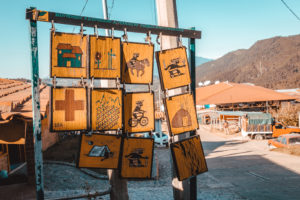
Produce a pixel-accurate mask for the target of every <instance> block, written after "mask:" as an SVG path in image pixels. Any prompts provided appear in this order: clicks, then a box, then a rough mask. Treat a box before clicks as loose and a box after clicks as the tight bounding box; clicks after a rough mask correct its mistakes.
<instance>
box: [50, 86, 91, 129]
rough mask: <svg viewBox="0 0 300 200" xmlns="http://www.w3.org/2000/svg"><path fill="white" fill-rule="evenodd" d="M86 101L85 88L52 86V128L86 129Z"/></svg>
mask: <svg viewBox="0 0 300 200" xmlns="http://www.w3.org/2000/svg"><path fill="white" fill-rule="evenodd" d="M86 102H87V95H86V89H84V88H52V115H51V118H52V120H51V122H52V123H51V125H52V126H51V128H52V130H53V131H71V130H86V129H87V103H86Z"/></svg>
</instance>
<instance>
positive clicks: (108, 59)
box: [89, 36, 121, 78]
mask: <svg viewBox="0 0 300 200" xmlns="http://www.w3.org/2000/svg"><path fill="white" fill-rule="evenodd" d="M89 39H90V44H89V46H90V51H89V52H90V62H89V63H90V76H91V77H94V78H117V77H118V78H121V40H120V38H110V37H99V36H98V38H97V37H96V36H90V38H89Z"/></svg>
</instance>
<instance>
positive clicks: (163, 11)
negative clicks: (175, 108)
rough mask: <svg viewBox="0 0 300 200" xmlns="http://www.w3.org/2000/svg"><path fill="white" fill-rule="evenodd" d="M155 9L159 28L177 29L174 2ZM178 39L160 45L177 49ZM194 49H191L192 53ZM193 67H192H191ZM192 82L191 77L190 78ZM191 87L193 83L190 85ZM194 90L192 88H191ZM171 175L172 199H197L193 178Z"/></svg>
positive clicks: (165, 38) (164, 39) (166, 38)
mask: <svg viewBox="0 0 300 200" xmlns="http://www.w3.org/2000/svg"><path fill="white" fill-rule="evenodd" d="M156 9H157V23H158V25H159V26H167V27H173V28H178V17H177V8H176V0H156ZM178 41H179V40H178V37H176V36H163V37H162V39H161V41H160V42H161V45H162V49H163V50H164V49H170V48H176V47H178ZM194 41H195V40H193V41H192V42H191V41H190V43H192V46H193V47H194V46H195V43H194ZM194 50H195V49H193V51H194ZM191 67H193V66H191ZM191 75H192V76H194V74H193V73H191ZM191 79H192V80H193V77H191ZM192 86H193V83H192ZM192 89H194V88H192ZM181 92H182V90H181V89H180V88H179V89H173V90H170V91H169V95H176V94H180V93H181ZM194 134H195V133H194V132H191V133H187V134H181V135H179V136H178V139H180V140H181V139H184V138H186V137H189V136H190V135H194ZM172 174H173V180H172V185H173V195H174V199H176V200H177V199H186V200H188V199H197V191H196V187H197V182H196V178H195V177H193V178H191V179H189V180H185V181H179V180H178V179H177V177H176V173H175V170H174V169H173V170H172Z"/></svg>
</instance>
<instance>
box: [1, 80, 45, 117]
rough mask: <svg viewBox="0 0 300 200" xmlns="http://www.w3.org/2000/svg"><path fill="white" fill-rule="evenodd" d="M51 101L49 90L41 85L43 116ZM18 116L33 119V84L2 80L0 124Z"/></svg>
mask: <svg viewBox="0 0 300 200" xmlns="http://www.w3.org/2000/svg"><path fill="white" fill-rule="evenodd" d="M48 101H49V88H48V87H46V86H45V85H40V111H41V114H42V116H43V115H44V114H45V112H46V106H47V104H48ZM13 115H18V116H22V117H24V118H32V101H31V84H30V83H26V82H22V81H15V80H8V79H0V123H1V121H4V120H9V119H10V118H11V116H13Z"/></svg>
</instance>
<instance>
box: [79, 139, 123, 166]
mask: <svg viewBox="0 0 300 200" xmlns="http://www.w3.org/2000/svg"><path fill="white" fill-rule="evenodd" d="M121 141H122V137H121V136H117V135H100V134H99V135H97V134H93V135H90V136H89V135H85V134H82V135H81V142H80V154H79V159H78V162H77V166H78V167H87V168H105V169H117V168H118V166H119V156H120V149H121Z"/></svg>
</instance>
